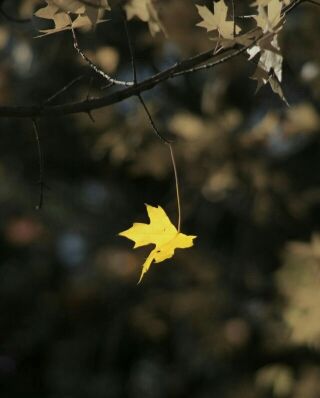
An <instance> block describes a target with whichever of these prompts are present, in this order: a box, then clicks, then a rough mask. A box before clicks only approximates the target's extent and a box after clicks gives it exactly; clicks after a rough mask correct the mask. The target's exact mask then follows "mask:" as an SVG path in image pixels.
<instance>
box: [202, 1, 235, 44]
mask: <svg viewBox="0 0 320 398" xmlns="http://www.w3.org/2000/svg"><path fill="white" fill-rule="evenodd" d="M197 9H198V12H199V14H200V16H201V18H202V21H201V22H200V23H198V25H197V26H200V27H202V28H205V29H207V31H208V32H211V31H213V30H217V31H218V32H219V35H220V36H221V37H222V38H224V39H227V40H233V39H234V33H236V34H238V33H239V32H240V30H241V29H240V27H239V26H238V25H236V24H235V23H234V21H227V14H228V7H227V6H226V3H225V2H224V0H219V1H217V2H215V3H214V13H212V12H211V11H210V10H209V9H208V8H207V7H206V6H199V5H197Z"/></svg>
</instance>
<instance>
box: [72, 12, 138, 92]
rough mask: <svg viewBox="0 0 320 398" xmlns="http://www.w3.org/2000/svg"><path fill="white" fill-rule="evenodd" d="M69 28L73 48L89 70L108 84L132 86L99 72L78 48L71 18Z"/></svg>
mask: <svg viewBox="0 0 320 398" xmlns="http://www.w3.org/2000/svg"><path fill="white" fill-rule="evenodd" d="M70 26H71V32H72V37H73V46H74V48H75V49H76V51H77V52H78V54H79V55H80V56H81V58H82V59H83V60H84V61H85V62H86V63H87V64H88V65H89V66H90V68H91V69H93V70H94V71H95V72H96V73H97V74H99V75H100V76H102V77H103V78H104V79H106V80H108V82H110V83H112V84H117V85H119V86H127V87H129V86H133V84H134V83H133V82H127V81H123V80H117V79H114V78H112V77H111V76H109V75H108V74H107V73H105V72H104V71H103V70H101V69H100V68H99V67H98V66H97V65H96V64H94V63H93V62H92V61H91V59H89V58H88V57H87V56H86V54H85V53H84V52H83V51H82V50H81V48H80V47H79V43H78V39H77V36H76V32H75V30H74V28H73V26H72V22H71V18H70Z"/></svg>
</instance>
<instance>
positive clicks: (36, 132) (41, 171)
mask: <svg viewBox="0 0 320 398" xmlns="http://www.w3.org/2000/svg"><path fill="white" fill-rule="evenodd" d="M32 123H33V131H34V135H35V139H36V143H37V151H38V159H39V181H38V184H39V186H40V193H39V202H38V205H37V206H36V210H40V209H41V208H42V206H43V199H44V187H45V183H44V162H43V153H42V148H41V143H40V135H39V126H38V123H37V120H36V119H32Z"/></svg>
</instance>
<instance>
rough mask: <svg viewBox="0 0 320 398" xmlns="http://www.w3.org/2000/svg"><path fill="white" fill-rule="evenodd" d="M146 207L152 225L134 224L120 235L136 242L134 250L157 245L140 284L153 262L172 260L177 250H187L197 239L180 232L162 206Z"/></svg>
mask: <svg viewBox="0 0 320 398" xmlns="http://www.w3.org/2000/svg"><path fill="white" fill-rule="evenodd" d="M146 207H147V212H148V216H149V219H150V224H143V223H134V224H133V226H132V227H131V228H129V229H127V230H126V231H123V232H120V233H119V235H120V236H124V237H125V238H128V239H130V240H132V241H133V242H135V244H134V249H136V248H137V247H141V246H145V245H149V244H154V245H155V248H154V249H153V250H152V251H151V252H150V254H149V256H148V257H147V259H146V261H145V262H144V264H143V266H142V272H141V276H140V279H139V282H138V283H140V282H141V280H142V278H143V275H144V274H145V273H146V272H147V271H148V270H149V268H150V266H151V264H152V262H153V261H154V262H155V263H160V262H161V261H164V260H167V259H168V258H171V257H172V256H173V255H174V251H175V249H186V248H188V247H191V246H193V239H195V238H196V236H191V235H185V234H183V233H181V232H179V231H178V230H177V229H176V227H175V226H174V225H173V224H172V223H171V221H170V219H169V217H168V216H167V214H166V212H165V211H164V210H163V208H162V207H161V206H158V207H153V206H150V205H146Z"/></svg>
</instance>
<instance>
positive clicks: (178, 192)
mask: <svg viewBox="0 0 320 398" xmlns="http://www.w3.org/2000/svg"><path fill="white" fill-rule="evenodd" d="M167 145H168V147H169V149H170V156H171V162H172V167H173V172H174V181H175V186H176V194H177V207H178V228H177V230H178V232H180V230H181V202H180V187H179V178H178V171H177V165H176V159H175V156H174V151H173V147H172V144H170V143H169V144H167Z"/></svg>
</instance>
